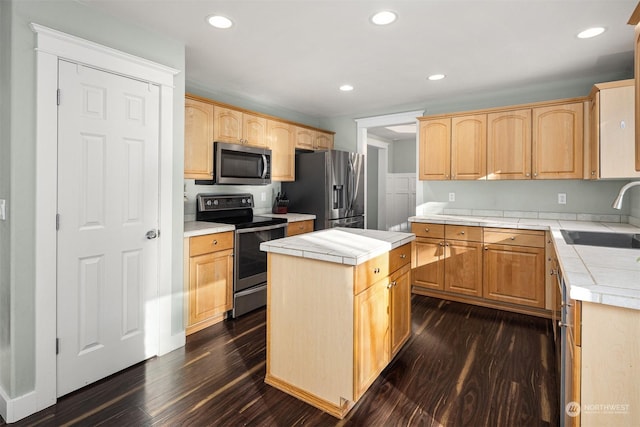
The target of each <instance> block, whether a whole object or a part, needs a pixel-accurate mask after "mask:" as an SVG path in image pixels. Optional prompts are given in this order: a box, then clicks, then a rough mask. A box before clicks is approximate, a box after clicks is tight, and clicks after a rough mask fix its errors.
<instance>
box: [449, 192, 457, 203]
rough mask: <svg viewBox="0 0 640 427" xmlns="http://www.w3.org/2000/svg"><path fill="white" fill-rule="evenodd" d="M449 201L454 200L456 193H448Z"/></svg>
mask: <svg viewBox="0 0 640 427" xmlns="http://www.w3.org/2000/svg"><path fill="white" fill-rule="evenodd" d="M449 201H450V202H455V201H456V193H449Z"/></svg>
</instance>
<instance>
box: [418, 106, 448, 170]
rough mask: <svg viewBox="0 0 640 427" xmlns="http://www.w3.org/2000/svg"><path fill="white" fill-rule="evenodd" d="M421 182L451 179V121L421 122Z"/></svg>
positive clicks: (446, 119)
mask: <svg viewBox="0 0 640 427" xmlns="http://www.w3.org/2000/svg"><path fill="white" fill-rule="evenodd" d="M419 154H420V164H419V169H420V170H419V172H420V179H421V180H446V179H450V177H451V119H450V118H445V119H434V120H424V121H420V150H419Z"/></svg>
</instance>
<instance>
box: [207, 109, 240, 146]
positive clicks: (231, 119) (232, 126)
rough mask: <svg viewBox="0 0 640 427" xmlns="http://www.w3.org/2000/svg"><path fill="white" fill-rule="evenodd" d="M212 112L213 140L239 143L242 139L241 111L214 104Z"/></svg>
mask: <svg viewBox="0 0 640 427" xmlns="http://www.w3.org/2000/svg"><path fill="white" fill-rule="evenodd" d="M213 114H214V121H213V138H214V141H217V142H218V141H219V142H231V143H234V144H239V143H240V140H241V139H242V112H241V111H237V110H232V109H230V108H224V107H220V106H217V105H216V106H215V107H214V108H213Z"/></svg>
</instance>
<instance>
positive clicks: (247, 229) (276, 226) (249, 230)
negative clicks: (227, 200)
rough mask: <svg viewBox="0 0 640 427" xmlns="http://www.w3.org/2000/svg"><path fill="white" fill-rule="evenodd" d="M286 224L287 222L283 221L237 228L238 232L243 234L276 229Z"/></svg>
mask: <svg viewBox="0 0 640 427" xmlns="http://www.w3.org/2000/svg"><path fill="white" fill-rule="evenodd" d="M286 226H287V223H286V222H283V223H282V224H274V225H265V226H262V227H252V228H241V229H239V230H236V233H237V234H243V233H253V232H254V231H265V230H275V229H276V228H284V227H286Z"/></svg>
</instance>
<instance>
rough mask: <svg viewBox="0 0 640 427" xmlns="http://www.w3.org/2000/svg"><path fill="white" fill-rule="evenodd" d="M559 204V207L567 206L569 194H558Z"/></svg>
mask: <svg viewBox="0 0 640 427" xmlns="http://www.w3.org/2000/svg"><path fill="white" fill-rule="evenodd" d="M558 204H559V205H566V204H567V193H558Z"/></svg>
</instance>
